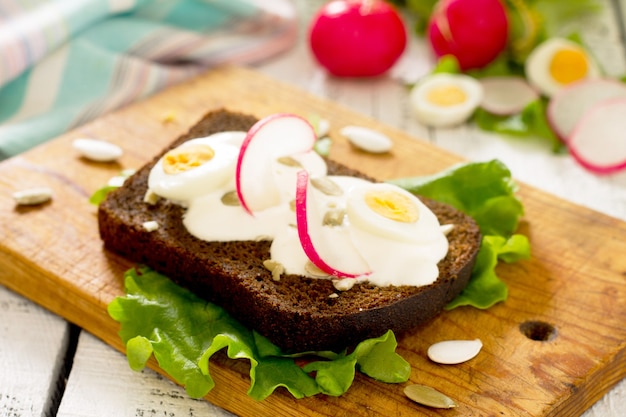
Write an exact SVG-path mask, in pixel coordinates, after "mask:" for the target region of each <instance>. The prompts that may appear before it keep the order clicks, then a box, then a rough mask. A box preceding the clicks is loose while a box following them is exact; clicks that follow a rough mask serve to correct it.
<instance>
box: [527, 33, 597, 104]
mask: <svg viewBox="0 0 626 417" xmlns="http://www.w3.org/2000/svg"><path fill="white" fill-rule="evenodd" d="M572 49H575V50H578V51H580V52H583V54H584V55H585V58H586V60H587V74H586V76H585V77H584V79H587V78H598V77H600V76H601V71H600V68H599V66H598V64H597V63H596V61H595V60H594V59H593V57H592V56H591V55H590V54H589V52H588V51H586V50H585V49H584V48H583V47H582V46H580V45H579V44H577V43H575V42H573V41H570V40H569V39H564V38H550V39H548V40H546V41H545V42H543V43H541V44H539V45H538V46H537V47H536V48H535V49H534V50H533V51H532V52H531V53H530V55H528V58H526V63H525V72H526V78H527V79H528V81H529V82H530V83H531V84H532V85H533V87H535V88H536V89H537V90H539V91H540V92H541V93H542V94H543V95H545V96H546V97H552V96H553V95H554V94H556V93H557V92H558V91H560V90H561V89H563V88H564V87H565V86H566V85H567V84H562V83H560V82H559V81H557V80H556V79H554V77H553V76H552V74H550V68H549V66H550V62H551V60H552V57H553V56H554V54H556V53H557V52H558V51H560V50H572Z"/></svg>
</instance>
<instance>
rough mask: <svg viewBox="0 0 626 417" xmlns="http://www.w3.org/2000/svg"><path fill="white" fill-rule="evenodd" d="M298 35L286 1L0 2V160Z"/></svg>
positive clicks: (280, 47)
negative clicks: (214, 67) (212, 68)
mask: <svg viewBox="0 0 626 417" xmlns="http://www.w3.org/2000/svg"><path fill="white" fill-rule="evenodd" d="M296 35H297V27H296V16H295V11H294V8H293V6H292V4H291V3H290V2H289V0H269V1H268V0H0V160H1V159H4V158H7V157H9V156H13V155H15V154H18V153H20V152H22V151H25V150H27V149H29V148H31V147H33V146H35V145H38V144H40V143H43V142H45V141H47V140H49V139H51V138H54V137H56V136H58V135H59V134H61V133H63V132H65V131H67V130H69V129H72V128H74V127H76V126H79V125H81V124H83V123H85V122H87V121H89V120H92V119H94V118H95V117H97V116H99V115H102V114H104V113H107V112H109V111H111V110H114V109H117V108H119V107H121V106H124V105H126V104H128V103H131V102H134V101H136V100H138V99H141V98H144V97H146V96H148V95H150V94H152V93H154V92H157V91H159V90H161V89H163V88H165V87H167V86H170V85H172V84H175V83H178V82H181V81H182V80H185V79H187V78H189V77H191V76H194V75H197V74H199V73H200V72H202V71H205V70H207V68H210V67H212V66H215V65H219V64H224V63H238V64H248V63H253V62H257V61H260V60H262V59H264V58H267V57H269V56H272V55H274V54H277V53H279V52H281V51H284V50H286V49H287V48H289V47H290V46H291V45H293V43H294V41H295V39H296Z"/></svg>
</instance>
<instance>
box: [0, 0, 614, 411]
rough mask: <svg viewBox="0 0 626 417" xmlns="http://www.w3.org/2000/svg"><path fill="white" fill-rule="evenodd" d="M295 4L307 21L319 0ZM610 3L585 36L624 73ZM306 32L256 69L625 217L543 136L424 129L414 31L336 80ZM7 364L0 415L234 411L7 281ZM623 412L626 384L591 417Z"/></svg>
mask: <svg viewBox="0 0 626 417" xmlns="http://www.w3.org/2000/svg"><path fill="white" fill-rule="evenodd" d="M294 1H295V3H296V6H297V7H298V9H299V11H300V13H301V14H300V16H301V18H302V21H303V22H304V23H306V22H308V20H309V19H310V16H311V15H312V13H313V12H314V10H315V9H316V8H317V6H318V5H319V4H321V3H322V2H321V1H320V0H316V1H311V0H294ZM603 1H604V2H605V5H606V7H605V11H604V12H603V13H602V14H601V15H599V16H595V17H593V18H589V21H588V22H586V24H585V31H584V39H585V40H586V41H587V42H588V44H589V45H590V46H591V47H592V48H593V50H594V52H595V53H596V55H597V56H598V57H599V59H600V60H601V61H602V63H603V64H604V66H605V68H606V70H607V71H608V73H609V74H610V75H621V74H625V73H626V48H625V47H624V45H625V44H626V42H625V41H626V39H625V34H624V30H623V22H624V21H626V1H625V0H603ZM620 21H621V22H622V23H620ZM620 28H621V29H620ZM301 32H302V36H301V39H300V42H299V44H298V45H297V46H296V47H295V48H294V49H292V50H291V51H289V52H288V53H286V54H284V55H281V56H280V57H277V58H276V59H273V60H271V61H269V62H266V63H263V64H262V65H259V66H258V69H259V71H262V72H264V73H266V74H268V75H271V76H273V77H276V78H278V79H280V80H283V81H285V82H288V83H292V84H294V85H297V86H299V87H300V88H302V89H304V90H307V91H309V92H311V93H314V94H317V95H320V96H325V97H329V98H332V99H333V100H335V101H337V102H340V103H342V104H344V105H346V106H348V107H350V108H352V109H354V110H357V111H359V112H361V113H364V114H367V115H369V116H372V117H374V118H376V119H378V120H380V121H382V122H384V123H386V124H389V125H391V126H394V127H397V128H401V129H403V130H405V131H407V132H409V133H410V134H411V135H412V136H415V137H416V138H420V139H425V140H428V141H430V142H432V143H433V144H435V145H437V146H439V147H442V148H445V149H448V150H450V151H452V152H455V153H457V154H459V155H461V156H463V157H465V158H467V159H469V160H487V159H491V158H495V157H497V158H499V159H501V160H502V161H503V162H504V163H505V164H507V165H508V166H509V168H510V169H511V170H512V172H513V175H514V176H515V177H516V178H517V179H518V180H519V181H522V182H525V183H527V184H530V185H532V186H535V187H537V188H541V189H544V190H546V191H548V192H551V193H553V194H555V195H557V196H559V197H562V198H564V199H567V200H571V201H573V202H575V203H578V204H581V205H584V206H587V207H590V208H592V209H595V210H597V211H600V212H603V213H606V214H608V215H611V216H614V217H617V218H620V219H622V220H625V221H626V173H620V174H618V175H613V176H608V177H597V176H594V175H592V174H590V173H588V172H586V171H585V170H583V169H582V168H580V167H579V166H578V165H577V164H576V163H575V162H574V161H573V160H572V159H571V158H570V157H568V156H566V155H558V156H557V155H553V154H551V153H550V150H549V149H548V146H547V145H545V144H543V143H541V142H539V141H534V140H524V139H515V138H507V137H500V136H496V135H491V134H486V133H484V132H481V131H479V130H477V129H476V128H474V127H472V126H469V125H468V126H462V127H459V128H454V129H439V130H434V129H428V128H425V127H424V126H421V125H419V124H418V123H417V122H416V121H415V120H414V119H413V117H412V116H411V115H410V112H409V111H408V105H407V89H406V88H405V87H404V86H403V85H402V83H400V82H398V79H400V78H409V79H411V78H414V77H417V76H419V75H421V74H423V73H425V72H426V71H427V70H428V68H430V66H431V65H432V60H431V58H430V56H429V54H428V52H427V49H426V47H425V45H424V43H423V42H422V41H420V40H419V39H416V38H415V37H413V39H412V42H411V45H410V48H409V50H408V52H407V53H406V54H405V56H404V57H403V59H402V60H401V62H399V63H398V65H397V66H396V67H395V68H394V69H393V71H392V73H391V74H390V76H388V77H383V78H380V79H375V80H367V81H363V80H339V79H332V78H329V77H328V76H327V75H325V73H324V72H323V71H322V70H320V69H319V68H317V67H316V66H315V65H314V63H313V61H312V59H311V56H310V54H309V52H308V49H307V47H306V42H305V36H304V35H305V33H306V24H304V25H303V26H302V28H301ZM0 367H1V368H0V417H4V416H6V417H27V416H55V415H56V416H63V417H69V416H226V415H230V413H227V412H225V411H223V410H221V409H219V408H217V407H214V406H213V405H211V404H210V403H208V402H206V401H199V400H192V399H189V398H188V397H187V396H186V394H185V392H184V390H183V389H181V388H180V387H178V386H176V385H174V384H173V383H171V382H170V381H168V380H166V379H164V378H162V377H161V376H159V375H158V374H156V373H155V372H153V371H150V370H144V371H143V372H140V373H136V372H133V371H131V370H130V369H129V367H128V365H127V362H126V358H125V356H123V355H122V354H120V353H118V352H117V351H115V350H113V349H112V348H110V347H109V346H107V345H105V344H104V343H102V342H100V341H99V340H97V339H95V338H94V337H93V336H91V335H90V334H88V333H86V332H84V331H81V330H80V329H77V328H75V327H74V326H73V325H71V324H69V323H67V322H66V321H65V320H63V319H61V318H59V317H57V316H55V315H53V314H51V313H49V312H47V311H45V310H43V309H42V308H40V307H39V306H37V305H35V304H33V303H31V302H30V301H28V300H26V299H24V298H22V297H20V296H18V295H16V294H14V293H12V292H10V291H8V290H7V289H5V288H3V287H0ZM416 410H418V409H416ZM623 415H626V380H625V381H622V382H621V383H620V384H618V385H617V386H616V387H615V388H614V389H613V390H611V391H610V392H609V393H608V394H607V395H606V396H605V397H604V398H602V399H601V401H599V402H598V403H596V404H595V405H594V406H593V407H592V408H591V409H590V410H588V411H587V412H586V413H585V414H584V416H585V417H601V416H602V417H612V416H615V417H617V416H623Z"/></svg>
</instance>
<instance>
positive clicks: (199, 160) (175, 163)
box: [163, 144, 215, 175]
mask: <svg viewBox="0 0 626 417" xmlns="http://www.w3.org/2000/svg"><path fill="white" fill-rule="evenodd" d="M214 156H215V151H214V150H213V148H211V147H210V146H208V145H200V144H198V145H189V146H183V147H181V148H176V149H172V150H171V151H169V152H168V153H166V154H165V156H164V157H163V171H165V173H166V174H169V175H174V174H180V173H181V172H185V171H188V170H190V169H193V168H196V167H199V166H200V165H202V164H204V163H206V162H208V161H210V160H211V159H213V157H214Z"/></svg>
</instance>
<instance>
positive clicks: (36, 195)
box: [13, 187, 52, 206]
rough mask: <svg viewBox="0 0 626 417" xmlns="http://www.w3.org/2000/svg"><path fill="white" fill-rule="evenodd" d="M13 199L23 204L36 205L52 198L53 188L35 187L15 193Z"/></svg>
mask: <svg viewBox="0 0 626 417" xmlns="http://www.w3.org/2000/svg"><path fill="white" fill-rule="evenodd" d="M13 199H14V200H15V202H16V203H17V204H19V205H21V206H35V205H37V204H43V203H45V202H47V201H49V200H50V199H52V189H51V188H49V187H34V188H27V189H25V190H21V191H16V192H14V193H13Z"/></svg>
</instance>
